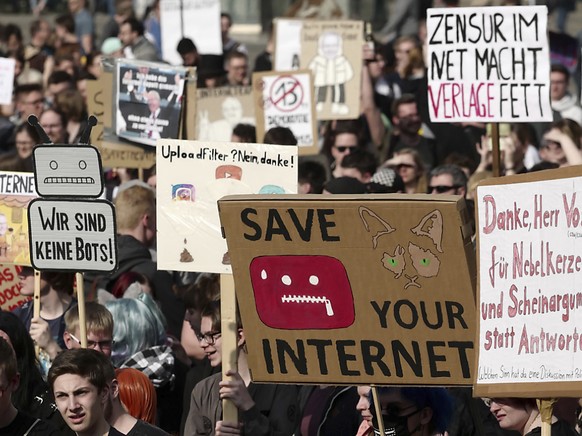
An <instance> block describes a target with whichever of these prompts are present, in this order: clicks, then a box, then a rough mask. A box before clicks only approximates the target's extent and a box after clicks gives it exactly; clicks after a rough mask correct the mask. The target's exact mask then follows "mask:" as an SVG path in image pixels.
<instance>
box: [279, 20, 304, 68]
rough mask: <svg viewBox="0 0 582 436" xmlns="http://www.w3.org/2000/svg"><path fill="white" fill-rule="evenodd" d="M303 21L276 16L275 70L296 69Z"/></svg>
mask: <svg viewBox="0 0 582 436" xmlns="http://www.w3.org/2000/svg"><path fill="white" fill-rule="evenodd" d="M302 27H303V21H301V20H289V19H285V18H278V19H276V20H275V32H276V33H275V41H276V44H275V65H273V70H275V71H288V70H297V69H298V68H299V58H300V55H301V28H302Z"/></svg>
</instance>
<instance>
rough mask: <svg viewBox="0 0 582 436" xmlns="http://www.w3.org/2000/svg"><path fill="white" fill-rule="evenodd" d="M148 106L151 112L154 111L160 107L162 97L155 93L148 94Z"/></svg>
mask: <svg viewBox="0 0 582 436" xmlns="http://www.w3.org/2000/svg"><path fill="white" fill-rule="evenodd" d="M148 107H149V109H150V112H151V113H154V112H155V111H157V110H158V109H159V107H160V99H159V98H158V97H157V96H156V95H155V94H152V93H150V94H148Z"/></svg>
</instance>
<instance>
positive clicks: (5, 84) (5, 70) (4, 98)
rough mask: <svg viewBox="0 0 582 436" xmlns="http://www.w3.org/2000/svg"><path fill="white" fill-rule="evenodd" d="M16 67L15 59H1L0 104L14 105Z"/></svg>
mask: <svg viewBox="0 0 582 436" xmlns="http://www.w3.org/2000/svg"><path fill="white" fill-rule="evenodd" d="M15 66H16V60H15V59H12V58H0V104H11V103H12V91H13V88H14V68H15Z"/></svg>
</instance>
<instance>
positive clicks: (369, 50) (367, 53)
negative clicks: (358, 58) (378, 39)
mask: <svg viewBox="0 0 582 436" xmlns="http://www.w3.org/2000/svg"><path fill="white" fill-rule="evenodd" d="M375 59H376V53H374V47H373V46H371V44H368V43H367V42H365V43H364V44H363V46H362V60H363V61H364V62H366V61H368V62H371V61H374V60H375Z"/></svg>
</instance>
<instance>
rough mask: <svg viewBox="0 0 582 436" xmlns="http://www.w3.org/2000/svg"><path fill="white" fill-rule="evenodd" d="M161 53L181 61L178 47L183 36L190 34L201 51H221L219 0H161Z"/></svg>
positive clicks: (167, 60) (177, 61)
mask: <svg viewBox="0 0 582 436" xmlns="http://www.w3.org/2000/svg"><path fill="white" fill-rule="evenodd" d="M160 25H161V29H162V57H163V58H164V60H165V61H166V62H169V63H170V64H172V65H182V58H181V57H180V54H179V53H178V51H177V50H176V48H177V47H178V42H180V40H181V39H182V38H190V39H191V40H192V41H193V42H194V44H196V48H197V49H198V52H199V53H202V54H218V55H221V54H222V37H221V33H220V0H161V1H160Z"/></svg>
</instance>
